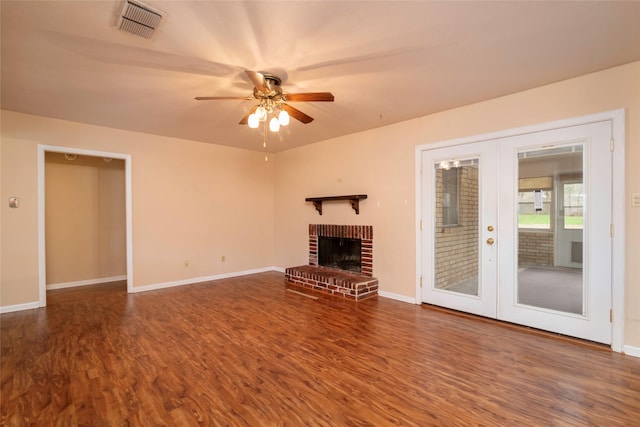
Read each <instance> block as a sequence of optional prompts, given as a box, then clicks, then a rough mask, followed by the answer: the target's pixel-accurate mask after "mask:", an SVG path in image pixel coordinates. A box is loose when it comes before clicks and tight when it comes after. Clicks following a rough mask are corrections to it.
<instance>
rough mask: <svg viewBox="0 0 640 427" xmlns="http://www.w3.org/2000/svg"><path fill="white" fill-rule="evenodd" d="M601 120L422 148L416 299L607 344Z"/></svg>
mask: <svg viewBox="0 0 640 427" xmlns="http://www.w3.org/2000/svg"><path fill="white" fill-rule="evenodd" d="M610 135H611V124H610V122H598V123H591V124H585V125H580V126H572V127H567V128H562V129H556V130H548V131H542V132H535V133H530V134H525V135H519V136H513V137H506V138H499V139H494V140H489V141H482V142H475V143H469V144H464V145H457V146H449V147H443V148H436V149H431V150H425V151H423V153H422V200H423V203H422V218H423V226H422V230H423V231H422V237H421V239H422V245H421V246H422V254H421V260H422V272H423V278H422V301H423V302H426V303H429V304H435V305H439V306H443V307H448V308H452V309H456V310H462V311H465V312H469V313H473V314H478V315H481V316H486V317H492V318H497V319H500V320H505V321H509V322H514V323H518V324H523V325H527V326H531V327H535V328H539V329H544V330H548V331H552V332H558V333H562V334H566V335H570V336H574V337H579V338H583V339H588V340H592V341H597V342H602V343H611V324H610V309H611V237H610V224H611V223H612V222H611V208H610V207H611V179H612V173H611V172H612V171H611V164H612V162H611V152H610V150H609V140H610Z"/></svg>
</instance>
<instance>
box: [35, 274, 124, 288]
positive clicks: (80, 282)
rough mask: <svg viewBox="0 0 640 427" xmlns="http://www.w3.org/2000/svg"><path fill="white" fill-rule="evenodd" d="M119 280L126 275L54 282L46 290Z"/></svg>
mask: <svg viewBox="0 0 640 427" xmlns="http://www.w3.org/2000/svg"><path fill="white" fill-rule="evenodd" d="M120 280H127V276H126V275H124V276H113V277H102V278H100V279H87V280H78V281H77V282H66V283H54V284H52V285H47V290H48V291H52V290H54V289H64V288H75V287H76V286H88V285H99V284H101V283H109V282H117V281H120Z"/></svg>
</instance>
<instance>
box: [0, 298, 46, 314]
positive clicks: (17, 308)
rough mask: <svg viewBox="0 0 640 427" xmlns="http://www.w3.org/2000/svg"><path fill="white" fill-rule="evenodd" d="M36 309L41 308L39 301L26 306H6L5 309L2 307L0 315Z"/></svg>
mask: <svg viewBox="0 0 640 427" xmlns="http://www.w3.org/2000/svg"><path fill="white" fill-rule="evenodd" d="M34 308H40V303H39V302H38V301H35V302H28V303H25V304H16V305H5V306H4V307H0V314H1V313H11V312H13V311H22V310H32V309H34Z"/></svg>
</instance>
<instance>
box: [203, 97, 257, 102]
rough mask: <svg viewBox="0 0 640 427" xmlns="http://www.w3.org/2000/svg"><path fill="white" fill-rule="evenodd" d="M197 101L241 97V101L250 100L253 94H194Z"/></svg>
mask: <svg viewBox="0 0 640 427" xmlns="http://www.w3.org/2000/svg"><path fill="white" fill-rule="evenodd" d="M195 99H197V100H198V101H210V100H218V99H241V100H243V101H251V100H252V99H253V96H196V98H195Z"/></svg>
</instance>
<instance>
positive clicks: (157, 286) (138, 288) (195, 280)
mask: <svg viewBox="0 0 640 427" xmlns="http://www.w3.org/2000/svg"><path fill="white" fill-rule="evenodd" d="M266 271H277V268H276V267H264V268H257V269H255V270H245V271H236V272H233V273H225V274H217V275H215V276H203V277H193V278H191V279H184V280H176V281H174V282H165V283H156V284H154V285H145V286H134V287H133V292H134V293H138V292H147V291H154V290H156V289H165V288H172V287H174V286H184V285H194V284H196V283H202V282H210V281H212V280H220V279H228V278H230V277H238V276H247V275H249V274H256V273H264V272H266Z"/></svg>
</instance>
